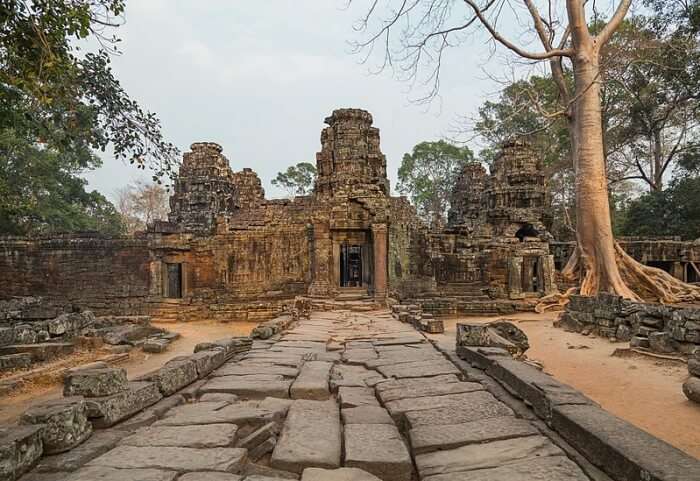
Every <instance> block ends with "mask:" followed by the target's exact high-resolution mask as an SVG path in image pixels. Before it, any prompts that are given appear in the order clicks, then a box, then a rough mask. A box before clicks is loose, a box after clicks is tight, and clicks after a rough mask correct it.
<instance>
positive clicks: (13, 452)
mask: <svg viewBox="0 0 700 481" xmlns="http://www.w3.org/2000/svg"><path fill="white" fill-rule="evenodd" d="M43 431H44V426H4V427H0V479H2V480H10V481H13V480H15V479H17V478H19V477H20V476H21V475H22V474H24V473H26V472H27V471H29V470H30V469H31V468H32V467H33V466H34V465H35V464H36V463H37V461H38V460H39V458H40V457H41V454H42V452H43V442H42V434H43Z"/></svg>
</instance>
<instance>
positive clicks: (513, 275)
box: [508, 257, 524, 299]
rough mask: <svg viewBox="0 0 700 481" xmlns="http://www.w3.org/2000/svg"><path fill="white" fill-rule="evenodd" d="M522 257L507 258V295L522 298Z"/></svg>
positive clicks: (512, 297)
mask: <svg viewBox="0 0 700 481" xmlns="http://www.w3.org/2000/svg"><path fill="white" fill-rule="evenodd" d="M522 276H523V258H522V257H511V258H510V259H508V297H510V298H511V299H522V298H523V297H524V296H523V284H522V279H523V277H522Z"/></svg>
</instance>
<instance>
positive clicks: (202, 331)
mask: <svg viewBox="0 0 700 481" xmlns="http://www.w3.org/2000/svg"><path fill="white" fill-rule="evenodd" d="M153 325H154V326H156V327H162V328H164V329H167V330H169V331H172V332H178V333H180V335H181V337H180V338H179V339H178V340H176V341H174V342H173V343H172V344H170V346H169V348H168V350H167V351H166V352H163V353H160V354H146V353H144V352H143V351H141V350H139V349H134V350H133V351H132V352H131V356H130V358H129V360H128V361H126V362H124V363H121V364H119V367H123V368H125V369H126V371H127V373H128V375H129V379H133V378H135V377H138V376H141V375H143V374H146V373H147V372H150V371H153V370H155V369H158V368H159V367H161V366H162V365H163V364H165V363H166V362H167V361H169V360H170V359H172V358H174V357H177V356H183V355H188V354H192V352H193V351H194V346H195V345H197V344H199V343H200V342H204V341H209V340H214V339H221V338H222V337H227V336H228V337H231V336H247V335H248V334H250V332H251V331H252V330H253V328H255V326H256V325H257V324H255V323H252V322H231V323H220V322H197V323H172V322H168V323H166V324H160V323H157V322H154V323H153ZM62 391H63V387H62V386H60V385H53V386H36V387H35V388H33V389H31V390H25V391H21V392H19V393H18V394H16V395H11V396H6V397H3V398H0V422H3V423H4V422H11V421H13V420H15V419H17V418H18V417H19V416H20V415H21V414H22V413H23V412H24V411H25V410H26V409H27V408H28V407H29V406H32V405H34V404H37V403H40V402H42V401H45V400H47V399H55V398H58V397H61V396H62V395H63V393H62Z"/></svg>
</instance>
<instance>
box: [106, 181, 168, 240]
mask: <svg viewBox="0 0 700 481" xmlns="http://www.w3.org/2000/svg"><path fill="white" fill-rule="evenodd" d="M168 199H169V196H168V193H167V191H166V190H165V189H164V188H163V187H162V186H160V185H158V184H155V183H146V182H144V181H141V180H138V181H136V182H133V183H131V184H129V185H127V186H126V187H124V188H122V189H119V190H118V191H117V210H118V211H119V214H120V215H121V216H122V219H123V222H124V225H125V226H126V230H127V233H128V234H130V235H131V234H133V233H134V232H137V231H139V230H143V229H145V228H146V226H147V225H148V224H151V223H153V222H154V221H156V220H164V219H166V218H167V216H168V211H169V205H168Z"/></svg>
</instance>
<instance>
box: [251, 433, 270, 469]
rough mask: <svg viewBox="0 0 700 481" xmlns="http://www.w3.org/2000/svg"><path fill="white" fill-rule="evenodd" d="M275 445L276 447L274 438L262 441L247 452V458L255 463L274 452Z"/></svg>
mask: <svg viewBox="0 0 700 481" xmlns="http://www.w3.org/2000/svg"><path fill="white" fill-rule="evenodd" d="M276 445H277V438H275V437H271V438H267V439H266V440H265V441H263V442H262V443H260V444H258V445H257V446H255V447H254V448H253V449H251V450H250V451H248V457H249V458H250V460H251V461H252V462H254V463H255V462H257V461H259V460H260V459H261V458H262V457H263V456H265V455H266V454H268V453H271V452H272V451H274V449H275V446H276Z"/></svg>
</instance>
